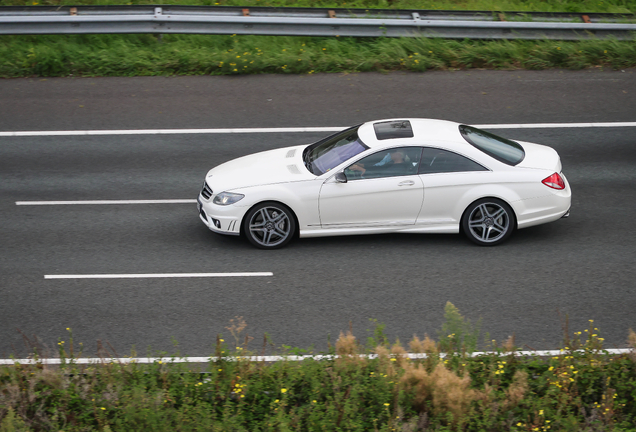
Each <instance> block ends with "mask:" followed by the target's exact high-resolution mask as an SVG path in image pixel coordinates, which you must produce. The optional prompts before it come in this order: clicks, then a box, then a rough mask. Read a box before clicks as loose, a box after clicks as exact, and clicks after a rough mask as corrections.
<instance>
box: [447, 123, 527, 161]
mask: <svg viewBox="0 0 636 432" xmlns="http://www.w3.org/2000/svg"><path fill="white" fill-rule="evenodd" d="M459 132H460V133H461V134H462V136H463V137H464V139H465V140H466V141H468V142H469V143H470V144H472V145H473V146H475V147H477V148H478V149H479V150H481V151H483V152H484V153H486V154H487V155H489V156H491V157H493V158H495V159H497V160H498V161H499V162H503V163H505V164H508V165H513V166H514V165H517V164H518V163H520V162H521V161H522V160H523V158H524V157H525V156H526V153H525V152H524V151H523V147H521V144H519V143H517V142H515V141H512V140H509V139H506V138H502V137H500V136H497V135H495V134H491V133H490V132H486V131H483V130H481V129H477V128H475V127H472V126H466V125H461V126H460V127H459Z"/></svg>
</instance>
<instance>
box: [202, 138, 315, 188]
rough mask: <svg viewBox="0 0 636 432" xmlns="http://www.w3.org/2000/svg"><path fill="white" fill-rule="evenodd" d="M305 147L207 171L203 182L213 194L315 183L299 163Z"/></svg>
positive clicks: (257, 155)
mask: <svg viewBox="0 0 636 432" xmlns="http://www.w3.org/2000/svg"><path fill="white" fill-rule="evenodd" d="M305 147H307V146H306V145H301V146H294V147H286V148H279V149H275V150H268V151H264V152H260V153H254V154H251V155H248V156H243V157H240V158H238V159H233V160H231V161H229V162H225V163H223V164H221V165H219V166H217V167H215V168H212V169H211V170H210V171H208V173H207V175H206V181H207V182H208V184H209V185H210V187H211V188H212V189H213V191H214V193H215V194H217V193H219V192H223V191H230V190H234V189H240V188H244V187H250V186H258V185H268V184H275V183H288V182H294V181H303V180H311V179H315V178H316V176H314V175H313V174H311V173H310V172H309V171H308V170H307V168H305V165H304V163H303V160H302V154H303V150H304V149H305Z"/></svg>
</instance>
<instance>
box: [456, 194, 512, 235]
mask: <svg viewBox="0 0 636 432" xmlns="http://www.w3.org/2000/svg"><path fill="white" fill-rule="evenodd" d="M515 225H516V222H515V214H514V212H513V211H512V208H510V206H509V205H508V204H506V203H505V202H503V201H501V200H499V199H496V198H484V199H480V200H478V201H475V202H474V203H472V204H471V205H469V206H468V208H467V209H466V211H465V212H464V216H463V217H462V228H463V230H464V233H465V234H466V236H467V237H468V238H469V239H470V240H471V241H472V242H473V243H476V244H478V245H480V246H495V245H498V244H499V243H502V242H504V241H506V240H507V239H508V237H510V236H511V235H512V231H513V230H514V228H515Z"/></svg>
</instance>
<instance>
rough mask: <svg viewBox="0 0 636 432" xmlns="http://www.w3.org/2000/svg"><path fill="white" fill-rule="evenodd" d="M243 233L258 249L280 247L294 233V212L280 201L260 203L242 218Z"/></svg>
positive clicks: (289, 239)
mask: <svg viewBox="0 0 636 432" xmlns="http://www.w3.org/2000/svg"><path fill="white" fill-rule="evenodd" d="M243 234H244V235H245V237H246V238H247V240H248V241H249V242H250V243H251V244H252V245H254V246H256V247H257V248H259V249H278V248H282V247H283V246H285V245H287V243H289V242H290V241H291V239H292V238H293V237H294V235H295V234H296V219H295V217H294V213H293V212H292V211H291V209H290V208H289V207H287V206H286V205H283V204H281V203H277V202H263V203H260V204H258V205H256V206H254V207H252V208H251V209H250V211H248V212H247V214H246V215H245V218H243Z"/></svg>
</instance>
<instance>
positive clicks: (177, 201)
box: [15, 199, 197, 206]
mask: <svg viewBox="0 0 636 432" xmlns="http://www.w3.org/2000/svg"><path fill="white" fill-rule="evenodd" d="M196 202H197V200H196V199H171V200H93V201H16V202H15V205H19V206H37V205H82V204H194V203H196Z"/></svg>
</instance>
